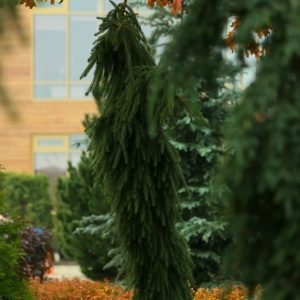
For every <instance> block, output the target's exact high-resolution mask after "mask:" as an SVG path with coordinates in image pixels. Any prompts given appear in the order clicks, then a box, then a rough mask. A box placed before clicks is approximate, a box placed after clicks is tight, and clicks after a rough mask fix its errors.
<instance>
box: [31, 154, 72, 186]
mask: <svg viewBox="0 0 300 300" xmlns="http://www.w3.org/2000/svg"><path fill="white" fill-rule="evenodd" d="M66 169H67V154H66V153H36V154H35V155H34V171H35V173H42V174H45V175H47V176H48V177H49V179H50V181H51V182H54V181H55V179H56V178H57V177H59V176H65V175H66Z"/></svg>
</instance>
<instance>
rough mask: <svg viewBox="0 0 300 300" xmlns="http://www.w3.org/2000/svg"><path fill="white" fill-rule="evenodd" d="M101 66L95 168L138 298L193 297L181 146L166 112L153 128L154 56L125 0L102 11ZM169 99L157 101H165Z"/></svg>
mask: <svg viewBox="0 0 300 300" xmlns="http://www.w3.org/2000/svg"><path fill="white" fill-rule="evenodd" d="M94 66H95V67H96V68H95V73H94V80H93V82H92V84H91V86H90V89H89V91H90V90H93V89H96V88H98V86H99V85H100V86H101V87H102V95H103V96H104V98H105V109H104V111H103V114H102V115H101V117H100V118H99V119H97V120H96V121H95V122H94V124H93V132H92V136H91V148H92V150H93V153H94V159H93V168H94V172H95V178H96V181H97V182H100V181H104V183H105V186H106V188H107V190H108V191H109V192H110V193H111V197H112V210H113V213H114V214H115V217H114V225H115V227H116V232H117V235H118V239H119V243H120V246H121V249H122V251H123V255H124V260H125V262H126V272H127V278H126V280H127V284H128V286H129V287H133V288H134V290H135V292H134V299H136V300H157V299H160V300H188V299H192V295H191V291H190V286H189V281H190V282H191V281H192V276H191V264H192V263H191V260H190V257H189V253H188V250H187V245H186V243H185V241H184V240H183V238H182V237H181V236H180V235H179V233H178V231H177V230H176V227H175V224H176V223H177V222H178V220H179V219H180V213H179V199H178V193H177V190H178V186H179V184H180V182H181V181H182V180H183V176H182V173H181V170H180V168H179V159H178V154H177V152H176V150H175V149H174V148H173V147H172V145H171V144H170V143H169V141H168V139H167V137H166V135H165V134H164V132H163V130H162V125H163V121H164V120H163V116H162V115H159V117H158V118H156V120H157V121H156V123H155V124H153V126H154V127H155V131H156V135H155V136H152V137H150V136H149V134H148V124H147V106H148V100H147V99H148V93H149V90H150V79H151V76H150V74H151V73H153V70H154V69H155V63H154V60H153V58H152V57H151V55H150V52H149V49H148V46H147V43H146V39H145V37H144V35H143V33H142V31H141V28H140V26H139V24H138V22H137V19H136V16H135V14H134V12H133V11H132V9H131V8H130V7H129V6H127V5H126V3H124V4H119V5H115V9H114V10H112V11H111V12H109V13H108V15H107V17H106V18H102V23H101V24H100V26H99V33H98V38H97V40H96V42H95V46H94V48H93V49H92V52H91V56H90V59H89V65H88V67H87V69H86V70H85V72H84V73H83V76H85V75H87V73H88V72H89V71H90V70H91V69H92V67H94ZM163 100H164V99H163V98H162V99H161V100H160V101H157V103H159V104H160V105H161V106H160V107H163V106H164V101H163ZM163 111H166V110H163Z"/></svg>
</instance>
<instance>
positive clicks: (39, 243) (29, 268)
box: [19, 226, 53, 281]
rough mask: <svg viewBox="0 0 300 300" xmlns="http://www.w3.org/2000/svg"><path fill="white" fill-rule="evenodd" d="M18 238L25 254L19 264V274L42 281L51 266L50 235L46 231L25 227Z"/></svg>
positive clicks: (51, 249)
mask: <svg viewBox="0 0 300 300" xmlns="http://www.w3.org/2000/svg"><path fill="white" fill-rule="evenodd" d="M20 236H21V245H22V250H23V252H24V253H26V256H25V257H24V258H23V259H22V260H21V261H20V262H19V270H20V273H21V274H22V275H23V276H26V277H28V278H30V277H33V278H35V277H39V278H40V281H43V279H44V275H45V273H46V272H47V271H48V270H49V269H50V268H51V267H52V266H53V248H52V246H51V238H52V234H51V233H50V232H49V231H48V230H47V229H39V228H31V227H29V226H25V227H24V228H23V229H22V232H21V233H20Z"/></svg>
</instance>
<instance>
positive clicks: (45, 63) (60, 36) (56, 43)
mask: <svg viewBox="0 0 300 300" xmlns="http://www.w3.org/2000/svg"><path fill="white" fill-rule="evenodd" d="M34 37H35V39H34V50H35V55H34V79H35V81H46V80H48V81H58V80H66V21H65V17H64V16H61V15H42V16H41V15H37V16H35V18H34Z"/></svg>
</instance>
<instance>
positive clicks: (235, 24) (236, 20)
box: [230, 18, 241, 30]
mask: <svg viewBox="0 0 300 300" xmlns="http://www.w3.org/2000/svg"><path fill="white" fill-rule="evenodd" d="M240 23H241V20H240V18H235V19H234V21H233V22H232V23H231V25H230V27H233V30H236V29H237V27H238V26H239V25H240Z"/></svg>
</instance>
